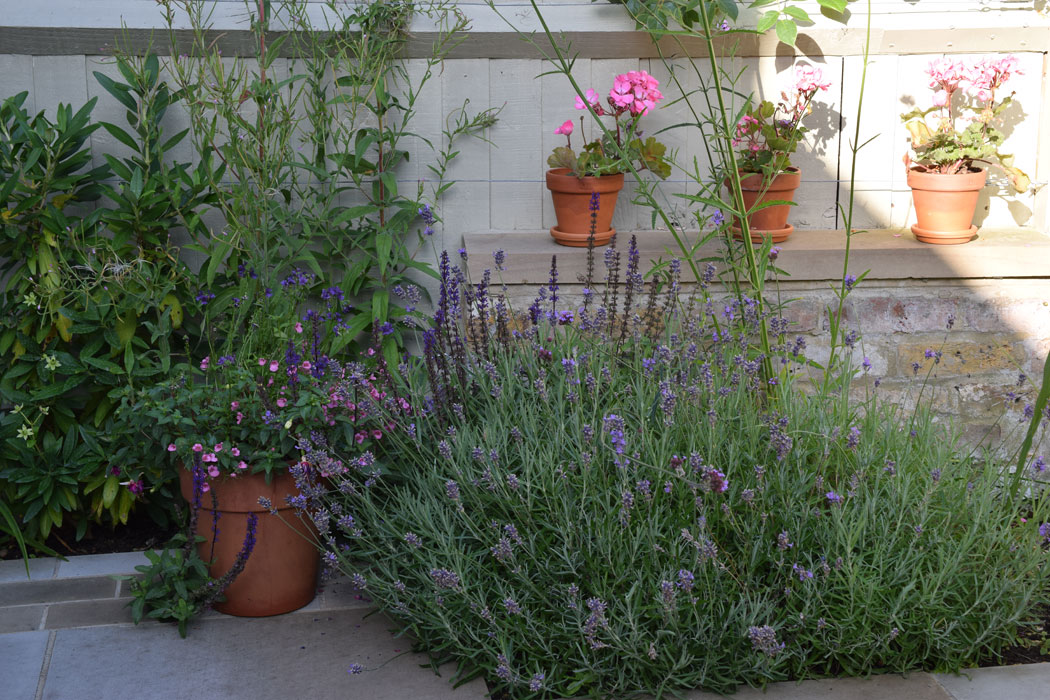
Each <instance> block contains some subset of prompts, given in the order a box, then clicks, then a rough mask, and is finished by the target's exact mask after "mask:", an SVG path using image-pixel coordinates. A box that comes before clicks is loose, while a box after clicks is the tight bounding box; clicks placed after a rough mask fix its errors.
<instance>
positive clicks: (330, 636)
mask: <svg viewBox="0 0 1050 700" xmlns="http://www.w3.org/2000/svg"><path fill="white" fill-rule="evenodd" d="M366 613H367V611H365V610H343V611H331V612H321V613H318V614H316V615H310V614H297V615H296V614H292V615H282V616H278V617H272V618H257V619H249V618H230V617H224V618H222V619H203V620H198V621H196V622H194V623H193V624H191V626H190V630H189V636H188V637H187V638H186V639H181V638H179V635H178V632H177V631H176V630H175V628H174V627H173V626H171V625H148V626H141V625H140V626H138V627H132V626H126V625H115V626H109V627H85V628H80V629H66V630H59V631H57V632H55V635H56V636H55V644H54V651H53V653H52V656H51V664H50V668H49V671H48V675H47V680H46V682H45V685H44V692H43V695H42V698H43V699H45V700H68V699H69V698H76V699H77V700H125V699H126V700H141V698H143V697H144V688H143V686H142V684H141V683H140V682H139V680H138V679H148V683H149V685H148V697H149V698H150V700H199V699H200V698H223V699H224V700H287V699H288V698H353V700H446V699H447V700H475V699H477V700H482V699H483V698H486V689H485V685H484V683H483V682H481V681H480V680H475V681H472V682H471V683H468V684H466V685H464V686H462V687H460V688H458V689H453V687H452V685H451V684H450V683H449V679H450V678H451V673H450V672H449V673H446V674H445V675H443V676H437V675H435V674H434V673H433V672H432V671H431V670H430V669H429V667H427V668H421V667H420V665H421V664H425V663H426V657H424V656H422V655H418V654H410V653H405V652H407V651H408V647H409V642H408V641H407V640H406V639H404V638H395V637H394V636H392V635H391V634H390V632H389V629H390V628H391V627H392V625H391V623H389V622H388V621H387V620H386V619H385V618H383V617H380V616H379V615H372V616H370V617H367V618H366V617H365V615H366ZM100 654H101V655H102V656H101V657H100ZM103 658H104V659H110V660H119V661H118V662H117V664H118V665H117V666H116V667H115V666H114V665H113V663H111V662H100V659H103ZM354 663H357V664H360V665H361V666H363V667H364V669H365V671H364V672H363V673H361V674H358V675H351V674H349V673H348V669H349V668H350V665H351V664H354ZM120 669H124V670H126V671H127V672H126V673H125V672H121V670H120ZM450 671H451V669H450Z"/></svg>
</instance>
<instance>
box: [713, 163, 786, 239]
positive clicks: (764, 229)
mask: <svg viewBox="0 0 1050 700" xmlns="http://www.w3.org/2000/svg"><path fill="white" fill-rule="evenodd" d="M801 183H802V172H801V171H800V170H799V169H798V168H796V167H793V166H792V167H790V168H788V169H787V170H786V171H784V172H782V173H780V174H778V175H777V176H776V177H774V178H773V181H772V182H770V183H768V187H766V186H764V185H763V182H762V175H761V173H754V174H751V175H747V176H746V177H743V178H741V180H740V189H741V190H742V194H743V196H744V208H745V209H751V207H753V206H755V205H756V204H761V203H763V202H772V201H776V200H783V201H788V202H790V201H793V200H794V199H795V190H797V189H798V187H799V185H800V184H801ZM726 186H727V187H729V184H728V182H727V184H726ZM763 190H764V191H763ZM730 194H732V190H730ZM790 212H791V205H790V204H774V205H773V206H771V207H765V208H764V209H759V210H758V211H756V212H752V214H751V215H750V216H748V217H747V224H748V229H749V230H750V232H751V242H752V243H761V242H762V241H763V240H765V239H766V238H772V239H773V242H774V243H780V242H781V241H784V240H786V239H787V237H788V236H790V235H791V234H792V233H793V232H794V230H795V227H794V226H792V225H791V224H789V223H788V222H787V220H788V214H789V213H790ZM733 235H734V236H735V237H736V238H743V237H744V234H743V231H742V229H741V227H740V225H739V222H736V223H735V224H734V225H733Z"/></svg>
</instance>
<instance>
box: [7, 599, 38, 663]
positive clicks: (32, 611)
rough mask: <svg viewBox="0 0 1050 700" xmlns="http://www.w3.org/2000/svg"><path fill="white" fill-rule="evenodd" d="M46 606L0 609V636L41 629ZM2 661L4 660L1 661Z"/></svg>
mask: <svg viewBox="0 0 1050 700" xmlns="http://www.w3.org/2000/svg"><path fill="white" fill-rule="evenodd" d="M46 607H47V606H46V605H16V606H14V607H10V608H0V634H6V633H8V632H28V631H29V630H38V629H40V621H41V620H42V619H43V617H44V608H46ZM0 661H2V659H0Z"/></svg>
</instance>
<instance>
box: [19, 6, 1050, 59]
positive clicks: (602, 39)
mask: <svg viewBox="0 0 1050 700" xmlns="http://www.w3.org/2000/svg"><path fill="white" fill-rule="evenodd" d="M8 4H9V5H11V7H9V8H7V7H5V8H4V9H5V15H4V18H3V19H2V20H0V22H2V23H3V25H5V26H4V27H3V31H0V53H12V54H30V55H84V54H86V55H93V54H98V53H102V52H103V50H106V49H109V48H112V47H113V45H114V41H115V39H116V36H117V35H118V34H120V35H121V36H122V39H121V41H122V43H123V45H124V47H125V48H126V49H127V50H130V51H133V52H141V51H143V50H145V49H146V48H147V47H149V46H151V45H152V49H153V50H154V51H157V52H158V53H162V54H163V53H166V52H167V51H168V41H167V39H168V37H167V36H166V34H165V32H166V29H162V22H161V20H162V16H161V13H160V10H159V9H158V8H157V7H156V3H155V2H154V0H92V2H90V3H85V2H83V0H42V1H41V2H36V3H16V2H11V3H8ZM539 5H540V7H541V11H542V12H543V15H544V18H545V19H546V21H547V23H548V24H549V26H550V27H551V29H552V30H553V32H554V33H555V34H556V35H559V36H561V37H562V39H563V40H564V41H565V42H567V43H568V45H570V46H571V47H572V53H575V54H576V55H578V56H579V57H581V58H622V57H623V56H635V57H639V58H656V57H658V56H659V55H660V54H661V52H663V53H664V54H665V55H673V54H679V53H681V51H682V50H683V49H684V50H685V52H686V53H688V55H690V56H703V55H706V45H705V44H704V42H703V41H702V40H700V39H699V38H698V37H692V36H685V37H682V43H681V46H679V45H678V44H677V43H676V42H675V41H674V40H673V38H672V37H665V39H664V40H663V41H662V42H661V46H660V49H659V50H658V49H656V47H654V46H653V45H652V42H651V41H650V39H649V37H648V35H647V34H645V33H644V32H638V31H635V23H634V21H633V20H632V19H631V17H630V16H629V15H628V14H627V12H626V11H625V10H624V9H623V8H622V7H620V6H617V5H613V4H607V3H604V2H602V3H590V2H587V0H569V1H566V0H540V2H539ZM877 5H878V6H877V7H875V8H874V10H873V17H872V20H873V27H872V44H871V45H872V49H873V54H876V55H877V54H908V53H933V54H936V53H945V52H948V53H953V52H959V51H966V52H986V51H1002V50H1004V49H1008V50H1011V51H1037V52H1043V51H1046V50H1047V49H1048V47H1050V32H1047V27H1048V26H1050V21H1048V19H1047V17H1045V16H1043V15H1041V14H1039V13H1037V12H1035V11H1034V10H1032V9H1031V8H1030V7H1018V6H1017V4H1016V3H1011V2H1009V1H1008V0H1002V1H994V0H993V1H991V2H990V1H989V0H985V1H984V2H980V3H977V2H972V3H970V5H969V6H966V5H965V4H958V3H957V4H955V5H953V6H952V8H951V10H950V11H949V10H947V9H945V7H946V5H945V4H944V3H942V4H940V5H939V6H937V7H933V8H930V7H927V6H925V4H922V6H921V7H918V8H916V7H914V3H908V2H904V1H903V0H902V1H900V2H888V1H887V2H881V3H877ZM496 6H497V9H498V10H499V13H500V14H502V15H503V16H504V17H506V18H507V19H509V20H510V21H513V22H514V23H515V25H516V27H517V28H518V29H520V30H521V31H522V32H526V33H529V32H538V31H539V30H540V29H541V26H540V23H539V21H538V19H537V17H536V16H535V13H534V11H533V9H532V8H531V6H530V5H529V3H528V2H526V1H525V0H498V1H497V2H496ZM459 9H460V11H461V12H463V14H464V15H465V16H466V17H467V18H468V19H469V21H470V29H469V31H467V32H465V33H464V35H463V36H462V37H461V38H462V39H463V41H462V42H461V43H460V44H458V45H457V46H456V47H455V48H454V49H453V50H452V53H451V54H450V57H451V58H541V57H542V56H541V55H540V52H539V51H537V50H536V49H535V48H534V47H531V46H529V45H528V44H527V43H526V42H524V41H522V40H520V38H519V37H518V36H517V35H516V33H515V32H514V30H512V29H511V27H510V26H508V24H507V23H506V21H505V20H504V19H503V18H501V17H500V14H497V13H496V12H493V10H492V9H491V8H489V7H488V6H486V5H485V4H484V3H483V2H464V3H461V4H460V5H459ZM763 10H764V8H760V9H745V10H744V12H743V14H742V17H741V25H740V26H754V22H755V21H756V19H757V16H758V15H759V14H760V13H761V12H762V11H763ZM852 12H853V14H852V17H851V19H850V21H849V23H848V24H846V25H843V24H841V23H839V22H837V21H836V20H834V19H832V18H829V17H824V16H822V15H820V14H816V13H814V16H813V22H812V23H810V24H807V25H806V26H803V27H801V28H800V32H799V39H798V42H797V47H798V52H799V53H802V54H805V55H807V56H810V57H820V56H825V55H830V56H842V55H857V54H860V53H862V49H863V44H864V39H865V34H866V28H865V26H864V19H865V18H864V14H863V12H862V11H861V10H859V9H854V10H853V11H852ZM306 13H307V15H309V16H310V18H311V23H312V24H313V25H314V26H319V27H323V26H327V22H326V14H327V13H326V9H325V6H324V4H323V3H320V2H311V3H309V4H308V5H307V7H306ZM212 21H213V23H214V27H215V32H214V33H213V36H212V37H209V39H215V40H217V41H218V46H220V47H221V48H222V49H223V51H224V53H225V55H227V56H229V55H234V54H245V55H252V52H253V51H254V48H255V47H254V45H253V42H252V40H251V37H250V36H249V35H248V33H247V32H246V31H244V4H243V2H241V1H240V0H234V1H220V2H215V3H214V4H213V6H212ZM281 21H282V18H281V17H278V18H277V19H276V21H275V24H276V26H277V27H278V28H279V27H280V22H281ZM187 26H188V25H187V23H186V21H185V18H184V17H183V16H182V14H181V13H178V12H177V13H176V18H175V27H176V29H177V31H179V41H180V42H182V41H189V39H190V35H189V33H188V32H187V31H186V28H187ZM410 29H411V36H410V37H409V39H408V42H407V44H406V47H405V55H406V56H407V57H409V58H426V57H429V56H430V52H431V49H432V45H433V42H434V40H435V39H436V38H437V36H438V33H437V31H436V30H437V27H436V25H435V23H434V21H433V20H432V19H430V18H428V17H426V16H418V17H416V18H414V19H413V22H412V25H411V27H410ZM541 42H542V39H541ZM720 43H724V44H726V45H730V44H732V45H735V46H736V48H735V50H736V52H737V54H738V55H741V56H779V55H782V54H783V53H784V52H785V51H787V52H788V53H789V54H790V50H789V49H787V47H785V46H783V45H781V44H779V42H778V40H777V38H776V37H775V36H774V35H773V33H772V32H767V33H766V34H765V35H763V36H756V35H751V34H746V33H744V34H734V35H731V36H730V37H728V39H725V40H720Z"/></svg>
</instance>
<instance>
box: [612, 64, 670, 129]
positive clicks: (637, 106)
mask: <svg viewBox="0 0 1050 700" xmlns="http://www.w3.org/2000/svg"><path fill="white" fill-rule="evenodd" d="M658 85H660V81H658V80H657V79H656V78H654V77H653V76H651V75H649V74H648V73H646V72H645V71H644V70H632V71H628V72H627V73H624V74H622V75H618V76H616V78H615V79H614V80H613V87H612V90H610V91H609V100H610V102H612V104H613V105H614V106H616V107H618V108H619V109H620V110H626V111H629V112H630V113H631V114H632V115H634V116H636V117H637V116H644V115H646V114H648V113H649V110H650V109H652V108H653V107H655V106H656V103H657V102H659V101H660V100H662V99H663V98H664V96H663V93H661V92H660V91H659V90H658V89H657V86H658Z"/></svg>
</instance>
